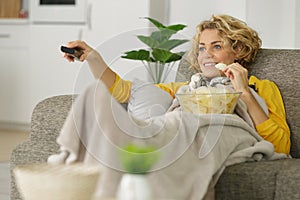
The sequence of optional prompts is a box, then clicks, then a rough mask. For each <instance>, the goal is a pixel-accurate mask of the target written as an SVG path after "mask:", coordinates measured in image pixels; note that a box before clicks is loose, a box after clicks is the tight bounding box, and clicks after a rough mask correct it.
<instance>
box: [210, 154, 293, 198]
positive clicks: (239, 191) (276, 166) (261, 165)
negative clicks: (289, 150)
mask: <svg viewBox="0 0 300 200" xmlns="http://www.w3.org/2000/svg"><path fill="white" fill-rule="evenodd" d="M287 160H289V159H282V160H275V161H260V162H247V163H241V164H237V165H233V166H230V167H227V168H226V169H225V171H224V172H223V174H222V175H221V177H220V179H219V181H218V183H217V185H216V188H215V192H216V194H215V195H216V200H218V199H219V200H227V199H228V200H233V199H245V197H247V198H246V199H251V200H252V199H264V200H268V199H270V200H271V199H272V200H273V199H274V195H275V191H276V189H277V187H278V186H277V185H276V178H277V174H278V173H279V172H280V171H281V170H282V168H283V166H284V163H285V162H286V161H287Z"/></svg>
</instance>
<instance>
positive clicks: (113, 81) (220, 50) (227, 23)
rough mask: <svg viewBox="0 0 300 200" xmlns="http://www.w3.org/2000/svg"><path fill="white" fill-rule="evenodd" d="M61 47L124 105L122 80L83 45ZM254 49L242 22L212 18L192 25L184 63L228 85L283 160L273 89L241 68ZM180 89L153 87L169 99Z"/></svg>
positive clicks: (282, 130)
mask: <svg viewBox="0 0 300 200" xmlns="http://www.w3.org/2000/svg"><path fill="white" fill-rule="evenodd" d="M67 46H68V47H70V48H78V49H81V50H82V51H83V54H82V55H81V57H80V60H81V61H84V60H86V61H87V62H88V63H89V66H90V68H91V71H92V73H93V74H94V76H95V78H98V79H101V80H102V81H103V83H104V84H105V85H106V86H107V87H108V88H109V90H110V92H111V93H112V95H113V96H114V97H115V98H116V99H117V100H118V101H119V102H122V103H123V102H127V101H128V99H129V97H130V89H131V86H132V83H131V82H130V81H125V80H122V79H121V78H120V77H119V76H118V75H117V74H116V73H115V72H114V71H112V70H111V69H110V68H109V66H107V64H106V63H105V62H104V61H103V59H102V58H101V56H100V55H99V54H98V53H97V52H96V51H95V50H94V49H92V48H91V47H89V46H88V45H87V44H86V43H84V42H82V41H73V42H69V43H68V44H67ZM260 47H261V39H260V38H259V37H258V34H257V32H256V31H254V30H253V29H251V28H250V27H249V26H247V24H245V23H244V22H242V21H240V20H238V19H236V18H233V17H231V16H228V15H218V16H212V18H211V19H209V20H207V21H204V22H202V23H200V24H199V25H198V27H197V32H196V35H195V37H194V40H193V46H192V49H191V51H190V52H189V59H190V61H191V64H192V66H193V68H194V70H195V71H197V72H198V71H200V72H201V76H202V77H204V79H205V80H206V81H209V80H211V79H212V78H215V77H218V76H225V77H227V78H228V79H230V81H231V83H232V86H233V88H234V90H235V91H239V92H242V94H241V99H242V100H243V102H244V103H245V104H246V106H247V108H248V110H247V111H248V114H249V115H250V117H251V119H252V122H253V124H254V125H255V128H256V131H257V132H258V133H259V135H260V136H262V137H263V138H264V139H265V140H267V141H269V142H271V143H272V144H273V145H274V148H275V151H276V152H278V153H285V154H287V155H288V154H289V152H290V131H289V127H288V125H287V122H286V116H285V109H284V105H283V102H282V98H281V94H280V92H279V89H278V88H277V86H276V85H275V84H274V83H273V82H271V81H268V80H259V79H258V78H256V77H255V76H251V77H250V78H249V79H248V70H247V68H248V67H250V66H251V64H252V63H253V61H254V60H255V56H256V53H257V51H258V50H259V48H260ZM65 57H66V58H67V59H68V60H69V61H71V62H72V61H74V58H73V57H71V56H69V55H68V54H65ZM218 63H224V64H226V67H225V68H224V69H222V70H219V69H217V68H216V67H215V65H216V64H218ZM186 84H187V82H182V83H169V84H165V83H161V84H157V87H160V88H161V89H163V90H165V91H167V92H169V93H170V94H171V95H172V96H173V97H174V96H175V93H176V92H177V90H178V89H179V88H180V87H181V86H183V85H186ZM249 85H252V86H255V89H256V91H257V93H258V95H259V96H261V97H262V98H263V99H264V100H265V102H266V105H267V107H268V113H266V112H264V110H263V108H262V107H261V106H260V104H259V103H258V102H257V100H256V99H255V98H254V96H253V93H252V92H251V89H250V87H249Z"/></svg>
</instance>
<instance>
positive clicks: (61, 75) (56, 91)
mask: <svg viewBox="0 0 300 200" xmlns="http://www.w3.org/2000/svg"><path fill="white" fill-rule="evenodd" d="M82 28H83V27H82V26H80V25H66V24H63V25H55V24H53V25H49V24H45V25H43V24H41V25H36V24H32V25H30V36H31V40H30V56H29V58H30V59H29V60H30V89H31V91H32V93H31V99H30V102H31V105H30V107H31V109H32V108H33V107H34V106H35V105H36V104H37V103H38V102H39V101H41V100H43V99H45V98H47V97H50V96H54V95H60V94H72V93H73V86H74V84H75V82H76V77H77V75H78V72H79V71H80V67H81V65H82V63H81V62H75V63H69V62H68V61H67V60H66V59H65V58H63V53H62V52H61V51H60V46H61V45H64V44H66V43H67V42H69V41H72V40H78V39H81V34H82Z"/></svg>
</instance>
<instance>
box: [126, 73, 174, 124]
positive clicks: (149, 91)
mask: <svg viewBox="0 0 300 200" xmlns="http://www.w3.org/2000/svg"><path fill="white" fill-rule="evenodd" d="M172 101H173V98H172V96H171V95H170V94H169V93H167V92H165V91H164V90H162V89H160V88H158V87H156V86H155V85H153V83H146V82H143V81H141V80H138V79H135V80H133V82H132V88H131V96H130V99H129V102H128V107H127V110H128V112H129V113H131V114H132V115H133V116H134V117H136V118H139V119H149V118H151V117H154V116H159V115H163V114H164V113H165V112H166V111H167V110H168V108H169V107H170V105H171V103H172Z"/></svg>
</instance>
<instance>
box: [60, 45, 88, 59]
mask: <svg viewBox="0 0 300 200" xmlns="http://www.w3.org/2000/svg"><path fill="white" fill-rule="evenodd" d="M60 50H61V51H62V52H64V53H67V54H69V55H70V56H73V57H74V58H76V59H79V58H80V56H81V55H82V53H83V52H82V51H81V50H78V49H75V48H69V47H65V46H61V47H60Z"/></svg>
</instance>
